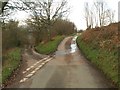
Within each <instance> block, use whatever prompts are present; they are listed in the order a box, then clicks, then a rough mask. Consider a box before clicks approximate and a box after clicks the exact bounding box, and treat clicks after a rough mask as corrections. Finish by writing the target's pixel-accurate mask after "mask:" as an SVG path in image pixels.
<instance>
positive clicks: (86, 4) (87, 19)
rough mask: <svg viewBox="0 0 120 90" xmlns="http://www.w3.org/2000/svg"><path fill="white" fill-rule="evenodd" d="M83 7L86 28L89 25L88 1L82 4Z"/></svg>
mask: <svg viewBox="0 0 120 90" xmlns="http://www.w3.org/2000/svg"><path fill="white" fill-rule="evenodd" d="M84 9H85V20H86V25H87V28H88V27H89V15H90V14H89V5H88V2H86V3H85V5H84Z"/></svg>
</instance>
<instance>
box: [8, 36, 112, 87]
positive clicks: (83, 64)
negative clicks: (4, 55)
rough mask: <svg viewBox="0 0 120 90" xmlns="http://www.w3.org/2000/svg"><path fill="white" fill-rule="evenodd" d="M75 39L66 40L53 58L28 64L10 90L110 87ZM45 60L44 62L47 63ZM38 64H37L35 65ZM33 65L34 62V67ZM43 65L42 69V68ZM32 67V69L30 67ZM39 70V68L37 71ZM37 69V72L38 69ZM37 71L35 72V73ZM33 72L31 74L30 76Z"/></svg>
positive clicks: (68, 38)
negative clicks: (13, 89) (19, 89)
mask: <svg viewBox="0 0 120 90" xmlns="http://www.w3.org/2000/svg"><path fill="white" fill-rule="evenodd" d="M76 38H77V37H74V38H73V37H67V38H65V39H64V40H63V41H62V42H61V43H60V45H59V46H58V49H57V51H56V53H55V56H53V57H49V56H46V57H47V58H44V60H41V61H43V63H42V62H39V61H40V60H38V61H36V62H33V63H31V65H30V66H28V67H29V69H28V68H27V70H26V69H25V70H24V73H23V74H25V75H22V76H21V79H20V81H18V82H17V83H15V84H13V85H10V86H9V87H11V88H110V87H111V84H110V83H109V81H108V80H107V79H106V78H105V77H104V75H103V74H102V73H101V72H100V71H99V70H97V69H96V68H95V67H94V66H93V65H92V64H91V63H90V62H89V61H87V60H86V59H85V58H84V56H83V55H82V54H81V52H80V51H79V50H78V48H77V47H76V41H75V40H76ZM46 60H47V61H46ZM37 62H38V63H37ZM35 63H37V64H36V65H35ZM42 65H43V66H42ZM31 66H33V67H32V68H31ZM38 67H39V68H38ZM37 68H38V69H37ZM35 71H36V72H35ZM32 72H33V74H31V73H32Z"/></svg>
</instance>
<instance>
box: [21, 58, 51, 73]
mask: <svg viewBox="0 0 120 90" xmlns="http://www.w3.org/2000/svg"><path fill="white" fill-rule="evenodd" d="M49 57H50V56H47V57H46V58H43V59H42V60H40V61H38V62H36V63H35V64H33V66H31V67H29V68H27V69H26V70H25V71H23V74H24V73H26V72H27V71H29V70H30V69H32V68H33V67H35V66H36V65H37V64H38V63H40V62H42V61H44V60H46V59H48V58H49Z"/></svg>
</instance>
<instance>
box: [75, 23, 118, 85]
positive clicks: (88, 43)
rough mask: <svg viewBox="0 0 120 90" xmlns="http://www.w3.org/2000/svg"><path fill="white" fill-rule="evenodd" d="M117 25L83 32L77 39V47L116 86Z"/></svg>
mask: <svg viewBox="0 0 120 90" xmlns="http://www.w3.org/2000/svg"><path fill="white" fill-rule="evenodd" d="M117 27H118V26H117V24H111V25H109V26H105V27H102V28H95V29H91V30H87V31H84V32H83V33H82V35H81V36H79V37H78V38H77V43H78V47H79V48H80V49H81V51H82V52H83V53H84V55H85V56H86V58H87V59H88V60H90V61H91V62H92V63H94V64H95V65H96V66H97V67H98V68H99V69H100V70H101V71H102V72H104V74H105V75H106V76H107V77H108V78H109V79H110V80H111V81H112V82H113V83H114V84H116V85H118V84H119V83H120V82H119V81H118V47H119V42H120V41H119V40H118V39H117V38H116V37H117V33H116V32H117V30H118V29H117ZM98 29H99V30H98Z"/></svg>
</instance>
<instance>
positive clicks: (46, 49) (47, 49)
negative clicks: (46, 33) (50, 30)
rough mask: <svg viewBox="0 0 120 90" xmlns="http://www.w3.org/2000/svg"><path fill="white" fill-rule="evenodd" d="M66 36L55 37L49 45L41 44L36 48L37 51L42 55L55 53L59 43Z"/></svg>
mask: <svg viewBox="0 0 120 90" xmlns="http://www.w3.org/2000/svg"><path fill="white" fill-rule="evenodd" d="M63 38H64V36H57V37H54V38H53V40H52V41H49V42H47V43H40V44H39V45H38V46H36V47H35V49H36V51H37V52H39V53H41V54H50V53H53V52H54V51H55V50H56V49H57V47H58V45H59V43H60V42H61V41H62V40H63Z"/></svg>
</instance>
